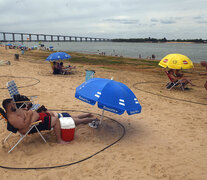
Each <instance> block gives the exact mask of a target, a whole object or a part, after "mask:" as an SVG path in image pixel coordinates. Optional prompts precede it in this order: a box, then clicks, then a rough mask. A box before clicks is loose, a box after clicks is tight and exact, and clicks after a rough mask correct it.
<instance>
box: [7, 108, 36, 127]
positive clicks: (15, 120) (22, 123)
mask: <svg viewBox="0 0 207 180" xmlns="http://www.w3.org/2000/svg"><path fill="white" fill-rule="evenodd" d="M20 113H21V114H20ZM20 113H19V115H17V116H15V117H12V119H11V122H10V123H11V124H12V125H13V126H14V127H15V128H17V129H19V130H22V129H26V128H28V127H29V126H30V124H31V117H32V111H27V112H26V111H25V112H24V111H21V112H20Z"/></svg>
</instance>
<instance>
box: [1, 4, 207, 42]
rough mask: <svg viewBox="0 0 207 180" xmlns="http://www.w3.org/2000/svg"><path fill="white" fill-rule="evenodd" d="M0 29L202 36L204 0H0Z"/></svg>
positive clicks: (205, 34) (206, 31)
mask: <svg viewBox="0 0 207 180" xmlns="http://www.w3.org/2000/svg"><path fill="white" fill-rule="evenodd" d="M0 31H1V32H28V33H45V34H55V35H71V36H73V35H74V36H87V37H100V38H145V37H154V38H164V37H166V38H167V39H178V38H181V39H189V38H192V39H195V38H202V39H207V0H0Z"/></svg>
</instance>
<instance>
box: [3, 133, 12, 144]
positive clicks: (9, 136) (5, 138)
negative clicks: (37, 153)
mask: <svg viewBox="0 0 207 180" xmlns="http://www.w3.org/2000/svg"><path fill="white" fill-rule="evenodd" d="M12 134H13V132H11V133H9V135H8V136H7V137H6V138H5V139H4V144H5V143H6V141H7V139H9V137H10V136H11V135H12Z"/></svg>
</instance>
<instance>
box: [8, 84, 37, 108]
mask: <svg viewBox="0 0 207 180" xmlns="http://www.w3.org/2000/svg"><path fill="white" fill-rule="evenodd" d="M6 86H7V89H8V91H9V94H10V96H11V98H12V99H13V100H14V102H15V103H16V104H18V103H21V104H22V105H21V106H20V107H19V108H21V107H22V106H24V105H26V104H27V103H32V107H31V108H30V110H36V109H38V108H39V107H40V104H35V103H34V101H33V98H36V97H37V96H30V97H29V99H30V100H29V101H19V102H17V101H15V98H14V95H18V94H19V91H18V88H17V85H16V83H15V82H14V81H13V80H12V81H9V82H7V85H6Z"/></svg>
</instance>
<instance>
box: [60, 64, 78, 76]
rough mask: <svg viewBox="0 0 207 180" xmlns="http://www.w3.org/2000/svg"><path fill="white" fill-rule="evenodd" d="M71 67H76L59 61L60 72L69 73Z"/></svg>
mask: <svg viewBox="0 0 207 180" xmlns="http://www.w3.org/2000/svg"><path fill="white" fill-rule="evenodd" d="M72 69H76V66H71V65H68V66H64V65H63V62H61V63H60V71H61V74H71V70H72Z"/></svg>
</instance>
